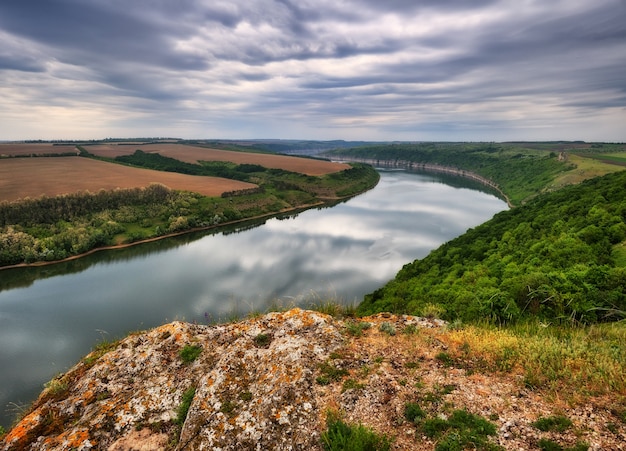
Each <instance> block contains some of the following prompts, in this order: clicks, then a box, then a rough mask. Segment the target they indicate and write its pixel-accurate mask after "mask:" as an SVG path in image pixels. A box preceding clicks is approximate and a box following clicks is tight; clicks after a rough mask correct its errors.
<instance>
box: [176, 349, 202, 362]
mask: <svg viewBox="0 0 626 451" xmlns="http://www.w3.org/2000/svg"><path fill="white" fill-rule="evenodd" d="M200 353H202V346H199V345H185V347H184V348H183V349H181V350H180V352H179V353H178V355H179V357H180V358H181V360H182V361H183V363H184V364H190V363H191V362H193V361H194V360H196V359H197V358H198V357H199V356H200Z"/></svg>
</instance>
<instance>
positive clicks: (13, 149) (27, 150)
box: [0, 143, 78, 158]
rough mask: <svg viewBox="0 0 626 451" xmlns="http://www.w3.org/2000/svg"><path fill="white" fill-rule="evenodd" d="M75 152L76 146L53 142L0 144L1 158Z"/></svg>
mask: <svg viewBox="0 0 626 451" xmlns="http://www.w3.org/2000/svg"><path fill="white" fill-rule="evenodd" d="M70 152H75V153H76V154H78V149H77V148H76V146H72V145H66V146H53V145H52V144H43V143H42V144H38V143H35V144H0V158H2V157H23V156H28V155H50V154H64V153H70Z"/></svg>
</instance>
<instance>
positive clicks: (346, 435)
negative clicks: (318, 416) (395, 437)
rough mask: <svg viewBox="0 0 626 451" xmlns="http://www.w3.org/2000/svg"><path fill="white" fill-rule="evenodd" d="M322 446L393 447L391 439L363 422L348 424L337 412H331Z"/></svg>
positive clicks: (344, 450) (330, 449) (333, 449)
mask: <svg viewBox="0 0 626 451" xmlns="http://www.w3.org/2000/svg"><path fill="white" fill-rule="evenodd" d="M322 446H323V447H324V450H326V451H375V450H376V451H387V450H390V449H391V439H390V438H389V437H387V436H386V435H380V434H377V433H376V432H374V431H373V430H371V429H370V428H368V427H366V426H363V425H362V424H356V425H353V424H346V423H344V422H343V421H342V420H341V419H340V418H339V417H338V415H337V414H329V415H328V419H327V429H326V431H324V432H323V433H322Z"/></svg>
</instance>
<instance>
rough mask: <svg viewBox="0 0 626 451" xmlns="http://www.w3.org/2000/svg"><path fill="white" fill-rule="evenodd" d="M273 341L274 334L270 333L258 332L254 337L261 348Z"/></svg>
mask: <svg viewBox="0 0 626 451" xmlns="http://www.w3.org/2000/svg"><path fill="white" fill-rule="evenodd" d="M271 341H272V336H271V335H270V334H263V333H261V334H258V335H257V336H255V337H254V344H255V345H256V346H257V347H259V348H267V347H268V346H269V345H270V342H271Z"/></svg>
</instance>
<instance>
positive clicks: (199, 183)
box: [0, 157, 256, 201]
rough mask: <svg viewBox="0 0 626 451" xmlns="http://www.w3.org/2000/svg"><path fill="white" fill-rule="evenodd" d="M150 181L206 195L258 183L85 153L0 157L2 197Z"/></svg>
mask: <svg viewBox="0 0 626 451" xmlns="http://www.w3.org/2000/svg"><path fill="white" fill-rule="evenodd" d="M151 183H161V184H163V185H166V186H168V187H169V188H171V189H180V190H187V191H194V192H197V193H200V194H203V195H205V196H219V195H221V194H222V193H223V192H226V191H234V190H240V189H248V188H253V187H255V186H256V185H253V184H251V183H245V182H239V181H236V180H229V179H224V178H219V177H201V176H193V175H184V174H177V173H173V172H161V171H153V170H149V169H140V168H132V167H127V166H122V165H118V164H113V163H106V162H103V161H97V160H91V159H88V158H82V157H55V158H11V159H0V201H14V200H17V199H22V198H25V197H31V198H36V197H40V196H42V195H46V196H50V197H52V196H57V195H60V194H67V193H74V192H78V191H91V192H97V191H99V190H101V189H105V190H110V189H116V188H135V187H144V186H148V185H150V184H151Z"/></svg>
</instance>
